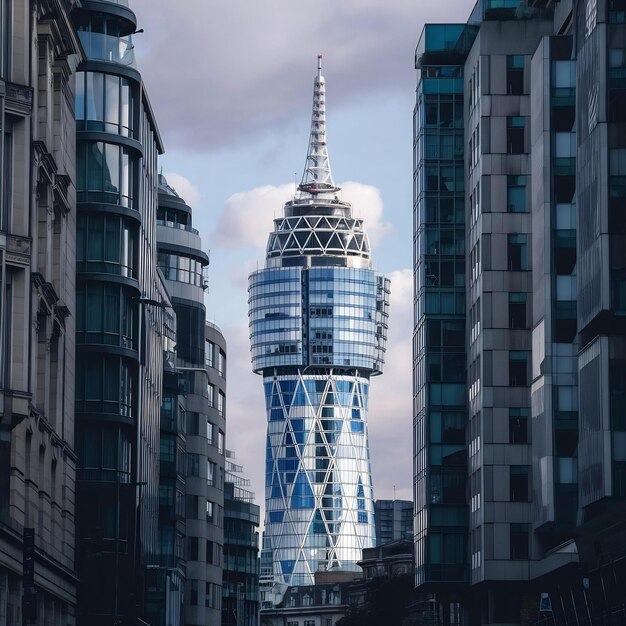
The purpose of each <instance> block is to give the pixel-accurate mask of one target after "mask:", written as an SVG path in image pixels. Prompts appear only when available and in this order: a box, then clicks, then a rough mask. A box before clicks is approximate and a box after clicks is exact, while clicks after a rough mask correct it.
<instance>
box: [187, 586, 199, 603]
mask: <svg viewBox="0 0 626 626" xmlns="http://www.w3.org/2000/svg"><path fill="white" fill-rule="evenodd" d="M199 582H200V581H198V580H190V581H189V604H191V605H192V606H198V583H199Z"/></svg>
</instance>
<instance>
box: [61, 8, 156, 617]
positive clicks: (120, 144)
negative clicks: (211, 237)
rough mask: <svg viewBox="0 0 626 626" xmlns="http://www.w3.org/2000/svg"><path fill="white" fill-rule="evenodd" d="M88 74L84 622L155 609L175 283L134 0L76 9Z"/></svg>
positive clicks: (80, 429)
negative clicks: (166, 359)
mask: <svg viewBox="0 0 626 626" xmlns="http://www.w3.org/2000/svg"><path fill="white" fill-rule="evenodd" d="M73 20H74V23H75V27H76V30H77V32H78V37H79V39H80V42H81V44H82V47H83V49H84V51H85V54H86V58H85V59H84V60H83V62H82V63H81V64H80V65H79V67H78V70H79V71H78V72H77V75H76V102H75V116H76V143H77V146H76V168H77V175H76V192H77V225H76V316H75V320H76V344H77V346H76V395H75V397H76V407H75V410H76V453H77V457H78V460H77V477H76V478H77V481H76V501H77V515H76V517H77V559H76V562H77V571H78V577H79V580H80V583H79V596H78V598H79V601H78V619H77V623H78V624H81V625H82V624H89V625H90V626H98V625H99V624H102V625H103V626H104V625H105V624H106V625H107V626H108V625H109V624H111V623H115V622H116V621H118V622H120V623H121V624H131V623H132V624H134V623H135V621H136V620H137V619H141V618H143V617H144V610H145V604H146V597H145V575H146V570H147V567H148V565H150V564H152V562H153V560H154V558H155V555H156V553H157V543H158V513H159V511H158V502H159V491H158V486H159V416H160V411H161V389H162V377H163V336H164V333H165V323H166V313H165V307H166V306H167V292H166V290H165V286H164V284H163V281H162V280H161V278H160V276H159V274H158V272H157V258H156V243H157V242H156V213H157V184H158V181H157V155H158V154H160V153H161V152H162V151H163V146H162V142H161V139H160V136H159V131H158V128H157V126H156V122H155V119H154V115H153V112H152V109H151V107H150V103H149V100H148V97H147V94H146V91H145V88H144V85H143V82H142V79H141V75H140V74H139V72H138V71H137V68H136V67H135V61H134V49H133V44H132V40H131V39H132V34H133V33H134V32H135V31H136V29H137V20H136V17H135V14H134V13H133V12H132V11H131V10H130V9H129V8H128V6H127V5H126V3H124V2H108V1H102V2H97V3H96V2H93V3H84V4H83V5H82V7H80V8H78V9H77V10H76V11H75V12H74V13H73Z"/></svg>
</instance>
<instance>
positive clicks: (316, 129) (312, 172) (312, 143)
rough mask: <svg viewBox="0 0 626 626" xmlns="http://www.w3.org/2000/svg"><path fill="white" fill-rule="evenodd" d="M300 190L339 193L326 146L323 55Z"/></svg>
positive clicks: (314, 95)
mask: <svg viewBox="0 0 626 626" xmlns="http://www.w3.org/2000/svg"><path fill="white" fill-rule="evenodd" d="M298 189H299V190H300V191H304V192H306V193H310V194H313V195H317V194H318V193H324V192H333V191H339V187H337V186H336V185H335V183H334V182H333V176H332V174H331V172H330V160H329V158H328V146H327V145H326V81H325V80H324V77H323V76H322V55H321V54H318V55H317V75H316V77H315V82H314V87H313V112H312V115H311V135H310V137H309V149H308V152H307V155H306V163H305V165H304V173H303V174H302V182H301V183H300V185H299V187H298Z"/></svg>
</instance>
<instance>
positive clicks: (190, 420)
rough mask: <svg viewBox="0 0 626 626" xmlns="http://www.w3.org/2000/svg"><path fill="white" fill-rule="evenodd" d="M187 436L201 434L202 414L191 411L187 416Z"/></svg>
mask: <svg viewBox="0 0 626 626" xmlns="http://www.w3.org/2000/svg"><path fill="white" fill-rule="evenodd" d="M186 418H187V419H186V421H187V428H186V431H187V432H186V434H187V435H199V434H200V414H199V413H195V412H193V411H190V412H189V413H187V414H186Z"/></svg>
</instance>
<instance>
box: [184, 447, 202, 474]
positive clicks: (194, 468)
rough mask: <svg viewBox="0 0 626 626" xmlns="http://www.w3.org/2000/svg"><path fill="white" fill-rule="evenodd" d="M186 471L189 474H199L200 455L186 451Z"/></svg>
mask: <svg viewBox="0 0 626 626" xmlns="http://www.w3.org/2000/svg"><path fill="white" fill-rule="evenodd" d="M187 473H188V475H189V476H200V455H199V454H193V453H192V452H188V453H187Z"/></svg>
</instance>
